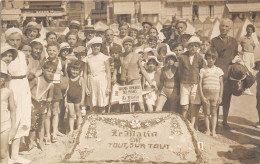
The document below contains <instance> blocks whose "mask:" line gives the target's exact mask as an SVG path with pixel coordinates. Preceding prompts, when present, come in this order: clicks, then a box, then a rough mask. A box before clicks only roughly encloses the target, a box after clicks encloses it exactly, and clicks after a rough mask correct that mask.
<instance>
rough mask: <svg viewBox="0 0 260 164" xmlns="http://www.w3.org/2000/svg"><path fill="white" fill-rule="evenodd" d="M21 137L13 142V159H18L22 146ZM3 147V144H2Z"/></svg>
mask: <svg viewBox="0 0 260 164" xmlns="http://www.w3.org/2000/svg"><path fill="white" fill-rule="evenodd" d="M20 139H21V138H15V139H14V140H13V143H12V155H11V158H12V160H14V161H16V160H17V159H18V158H19V154H18V153H19V148H20ZM1 147H2V146H1Z"/></svg>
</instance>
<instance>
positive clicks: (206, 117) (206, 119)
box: [203, 104, 210, 135]
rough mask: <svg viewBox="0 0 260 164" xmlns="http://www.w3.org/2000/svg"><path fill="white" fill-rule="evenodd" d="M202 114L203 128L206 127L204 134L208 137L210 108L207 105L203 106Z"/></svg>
mask: <svg viewBox="0 0 260 164" xmlns="http://www.w3.org/2000/svg"><path fill="white" fill-rule="evenodd" d="M203 112H204V116H205V126H206V131H205V134H207V135H210V128H209V120H210V118H209V117H210V106H209V105H208V104H203Z"/></svg>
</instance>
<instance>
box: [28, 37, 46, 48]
mask: <svg viewBox="0 0 260 164" xmlns="http://www.w3.org/2000/svg"><path fill="white" fill-rule="evenodd" d="M33 42H38V43H41V44H42V46H43V40H41V39H39V38H36V39H33V40H32V41H31V42H30V43H33Z"/></svg>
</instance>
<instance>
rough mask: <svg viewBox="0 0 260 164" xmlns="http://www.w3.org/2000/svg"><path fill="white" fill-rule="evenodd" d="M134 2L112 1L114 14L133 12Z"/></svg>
mask: <svg viewBox="0 0 260 164" xmlns="http://www.w3.org/2000/svg"><path fill="white" fill-rule="evenodd" d="M134 13H135V4H134V2H114V14H134Z"/></svg>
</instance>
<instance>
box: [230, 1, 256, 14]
mask: <svg viewBox="0 0 260 164" xmlns="http://www.w3.org/2000/svg"><path fill="white" fill-rule="evenodd" d="M226 5H227V8H228V10H229V12H231V13H236V12H255V11H260V3H234V4H226Z"/></svg>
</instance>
